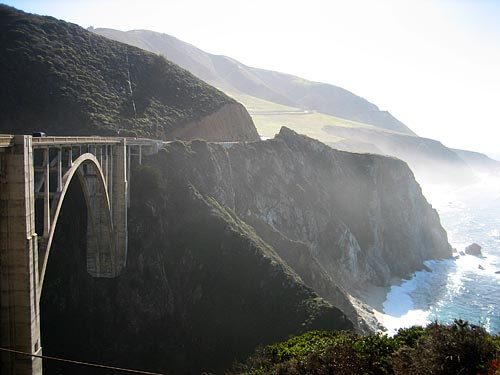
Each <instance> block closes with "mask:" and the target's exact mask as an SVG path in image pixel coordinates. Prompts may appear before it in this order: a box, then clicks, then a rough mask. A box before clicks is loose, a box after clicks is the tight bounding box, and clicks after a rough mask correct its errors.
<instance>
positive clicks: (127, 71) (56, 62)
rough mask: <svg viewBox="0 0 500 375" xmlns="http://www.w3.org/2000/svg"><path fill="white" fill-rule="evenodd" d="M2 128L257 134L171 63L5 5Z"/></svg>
mask: <svg viewBox="0 0 500 375" xmlns="http://www.w3.org/2000/svg"><path fill="white" fill-rule="evenodd" d="M0 50H1V51H2V53H1V54H0V71H1V72H2V74H1V75H0V87H2V90H1V91H0V132H3V133H31V132H33V131H45V132H47V133H49V134H56V135H57V134H72V135H79V134H82V135H89V134H99V135H116V134H122V135H142V136H150V137H156V138H163V139H173V138H180V139H191V138H205V139H208V140H227V141H231V140H257V139H258V134H257V131H256V129H255V126H254V125H253V122H252V120H251V118H250V116H249V115H248V113H247V112H246V110H245V109H244V107H243V106H242V105H241V104H239V103H237V102H236V101H235V100H234V99H232V98H230V97H228V96H227V95H225V94H224V93H222V92H221V91H219V90H217V89H215V88H214V87H212V86H210V85H208V84H207V83H205V82H203V81H202V80H200V79H198V78H196V77H195V76H194V75H193V74H191V73H189V72H188V71H186V70H184V69H182V68H180V67H178V66H177V65H175V64H174V63H172V62H170V61H167V60H166V59H165V58H164V57H162V56H158V55H156V54H152V53H149V52H146V51H143V50H140V49H138V48H136V47H132V46H128V45H126V44H122V43H118V42H115V41H111V40H109V39H107V38H103V37H101V36H99V35H96V34H94V33H91V32H89V31H87V30H85V29H83V28H81V27H79V26H77V25H74V24H70V23H67V22H64V21H60V20H56V19H55V18H52V17H41V16H37V15H32V14H27V13H24V12H21V11H18V10H16V9H14V8H11V7H8V6H5V5H0Z"/></svg>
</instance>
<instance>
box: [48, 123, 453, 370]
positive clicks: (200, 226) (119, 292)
mask: <svg viewBox="0 0 500 375" xmlns="http://www.w3.org/2000/svg"><path fill="white" fill-rule="evenodd" d="M74 194H75V197H76V198H77V197H78V196H79V194H78V192H75V193H74ZM76 200H78V199H76ZM80 200H81V198H80ZM131 202H132V206H131V208H130V211H129V257H128V261H127V267H126V269H125V271H124V273H123V275H121V276H120V277H118V278H116V279H110V280H103V279H93V278H91V277H90V276H89V275H88V274H87V273H86V270H85V268H84V261H82V260H81V259H84V252H85V251H84V249H85V246H84V244H83V243H82V244H78V243H75V241H74V238H76V237H78V238H85V236H78V235H77V234H73V232H76V231H79V230H81V228H82V227H85V226H83V225H81V224H78V223H75V219H72V220H70V219H68V220H64V219H62V222H63V223H66V224H65V225H63V226H62V227H61V228H60V229H59V230H58V234H57V239H56V241H55V242H54V245H53V246H54V248H53V249H54V250H53V251H54V252H53V255H52V256H51V259H50V260H49V265H48V268H47V276H46V285H44V291H43V295H42V306H41V309H42V311H44V313H43V314H42V334H43V335H44V337H42V339H43V342H44V343H45V344H44V353H46V354H51V355H58V356H66V357H74V356H75V355H76V354H78V357H79V358H82V356H83V358H82V359H86V358H88V359H90V358H93V359H94V360H96V359H97V360H100V361H101V362H106V363H110V361H111V364H113V361H116V363H120V364H122V365H127V366H130V367H135V368H144V364H145V363H147V364H148V366H149V367H148V368H146V369H147V370H151V371H169V372H174V373H176V372H182V373H193V374H195V373H199V372H200V371H202V370H210V371H217V372H222V371H223V370H224V369H225V370H227V369H228V368H229V367H230V366H231V364H232V363H233V361H234V360H242V359H244V358H245V357H246V356H247V355H249V354H250V353H251V352H252V351H253V349H254V348H255V347H256V346H258V345H265V344H268V343H272V342H276V341H279V340H282V339H285V338H286V337H288V335H290V334H297V333H300V332H304V331H307V330H310V329H314V328H319V329H344V330H346V329H347V330H356V331H358V332H370V331H373V329H374V328H375V323H374V322H373V321H370V314H369V308H368V307H367V306H366V305H364V304H363V302H362V301H363V300H362V293H361V292H362V291H363V290H364V288H368V287H370V286H373V285H379V286H384V285H388V284H389V282H390V280H391V278H393V277H404V276H408V275H409V274H411V273H412V272H414V271H416V270H418V269H421V268H422V267H423V263H422V262H423V261H425V260H427V259H436V258H443V257H448V256H451V248H450V246H449V244H448V242H447V238H446V233H445V231H444V230H443V228H442V227H441V225H440V223H439V218H438V215H437V213H436V211H434V210H433V209H432V207H431V206H430V205H429V204H428V203H427V201H426V200H425V198H424V197H423V196H422V193H421V190H420V187H419V186H418V184H417V183H416V182H415V180H414V178H413V175H412V173H411V171H410V170H409V168H408V166H407V165H406V164H405V163H404V162H402V161H400V160H397V159H393V158H388V157H383V156H378V155H368V154H364V155H363V154H351V153H348V152H343V151H338V150H334V149H331V148H329V147H328V146H326V145H324V144H322V143H320V142H318V141H315V140H312V139H310V138H307V137H304V136H301V135H298V134H296V133H294V132H293V131H291V130H289V129H287V128H283V129H282V130H281V132H280V133H279V134H278V135H277V136H276V137H275V139H272V140H268V141H259V142H248V143H230V144H217V143H207V142H205V141H198V140H195V141H191V142H183V141H177V142H172V143H169V144H166V145H165V148H164V149H163V150H161V151H160V153H159V154H158V155H152V156H150V157H148V158H146V159H145V163H144V164H143V165H142V166H138V167H137V168H136V169H135V170H134V171H133V174H132V179H131ZM65 204H66V203H65ZM68 204H69V203H68ZM83 207H84V206H83ZM67 210H69V212H74V211H81V209H75V208H71V207H70V208H67ZM65 226H66V227H65ZM68 226H69V227H68ZM71 226H73V229H71ZM79 228H80V229H79ZM75 254H80V255H79V256H75ZM80 258H81V259H80ZM79 259H80V260H79ZM360 300H361V301H360ZM83 306H84V307H85V308H82V307H83ZM68 317H71V318H68ZM372 318H373V317H372ZM75 319H77V320H78V322H79V323H78V324H77V328H74V325H75ZM55 321H57V322H58V324H57V326H54V324H53V322H55ZM124 327H127V328H126V329H124ZM71 342H79V343H80V344H79V345H78V347H75V348H73V347H72V346H71V345H70V343H71ZM65 343H66V344H65ZM151 343H154V345H152V344H151ZM82 347H83V348H84V349H82ZM75 351H76V352H75ZM145 359H147V361H145ZM141 361H142V362H141Z"/></svg>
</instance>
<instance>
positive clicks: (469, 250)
mask: <svg viewBox="0 0 500 375" xmlns="http://www.w3.org/2000/svg"><path fill="white" fill-rule="evenodd" d="M481 249H482V247H481V246H479V245H478V244H477V243H475V242H474V243H473V244H470V245H469V246H467V247H466V248H465V254H469V255H474V256H478V257H480V256H483V253H482V252H481Z"/></svg>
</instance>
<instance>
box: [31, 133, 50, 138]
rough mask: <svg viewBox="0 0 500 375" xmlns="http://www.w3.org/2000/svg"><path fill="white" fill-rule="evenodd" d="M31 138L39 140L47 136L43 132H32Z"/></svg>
mask: <svg viewBox="0 0 500 375" xmlns="http://www.w3.org/2000/svg"><path fill="white" fill-rule="evenodd" d="M31 136H32V137H37V138H40V137H46V136H47V134H45V133H44V132H34V133H33V134H31Z"/></svg>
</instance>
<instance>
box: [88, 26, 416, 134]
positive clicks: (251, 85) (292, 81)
mask: <svg viewBox="0 0 500 375" xmlns="http://www.w3.org/2000/svg"><path fill="white" fill-rule="evenodd" d="M93 31H94V32H95V33H97V34H99V35H103V36H106V37H108V38H111V39H114V40H118V41H121V42H124V43H128V44H130V45H134V46H137V47H140V48H144V49H146V50H148V51H152V52H154V53H159V54H161V55H163V56H165V57H166V58H167V59H169V60H171V61H173V62H175V63H176V64H179V65H180V66H182V67H183V68H185V69H187V70H189V71H190V72H192V73H193V74H194V75H196V76H197V77H199V78H201V79H203V80H204V81H206V82H208V83H210V84H212V85H214V86H216V87H218V88H220V89H221V90H223V91H224V92H237V93H242V94H245V95H248V96H253V97H255V98H259V99H263V100H266V101H270V102H274V103H277V104H280V105H284V106H291V107H297V108H300V109H302V110H309V111H317V112H321V113H324V114H328V115H332V116H336V117H341V118H345V119H348V120H353V121H357V122H363V123H367V124H371V125H374V126H376V127H378V128H381V129H388V130H393V131H398V132H401V133H405V134H415V133H413V131H412V130H411V129H409V128H408V127H407V126H406V125H404V124H403V123H401V122H400V121H399V120H397V119H396V118H394V117H393V116H392V115H391V114H390V113H389V112H386V111H381V110H379V108H378V107H377V106H376V105H375V104H373V103H370V102H369V101H367V100H366V99H364V98H362V97H360V96H358V95H355V94H353V93H351V92H349V91H347V90H345V89H343V88H341V87H337V86H334V85H330V84H326V83H321V82H312V81H308V80H306V79H303V78H300V77H296V76H293V75H290V74H285V73H280V72H274V71H270V70H265V69H257V68H253V67H250V66H246V65H244V64H242V63H241V62H239V61H237V60H234V59H232V58H230V57H226V56H218V55H212V54H210V53H207V52H205V51H202V50H201V49H199V48H197V47H195V46H193V45H191V44H189V43H186V42H183V41H181V40H179V39H177V38H175V37H173V36H170V35H167V34H162V33H158V32H154V31H149V30H131V31H126V32H123V31H119V30H113V29H101V28H98V29H95V30H93Z"/></svg>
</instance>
